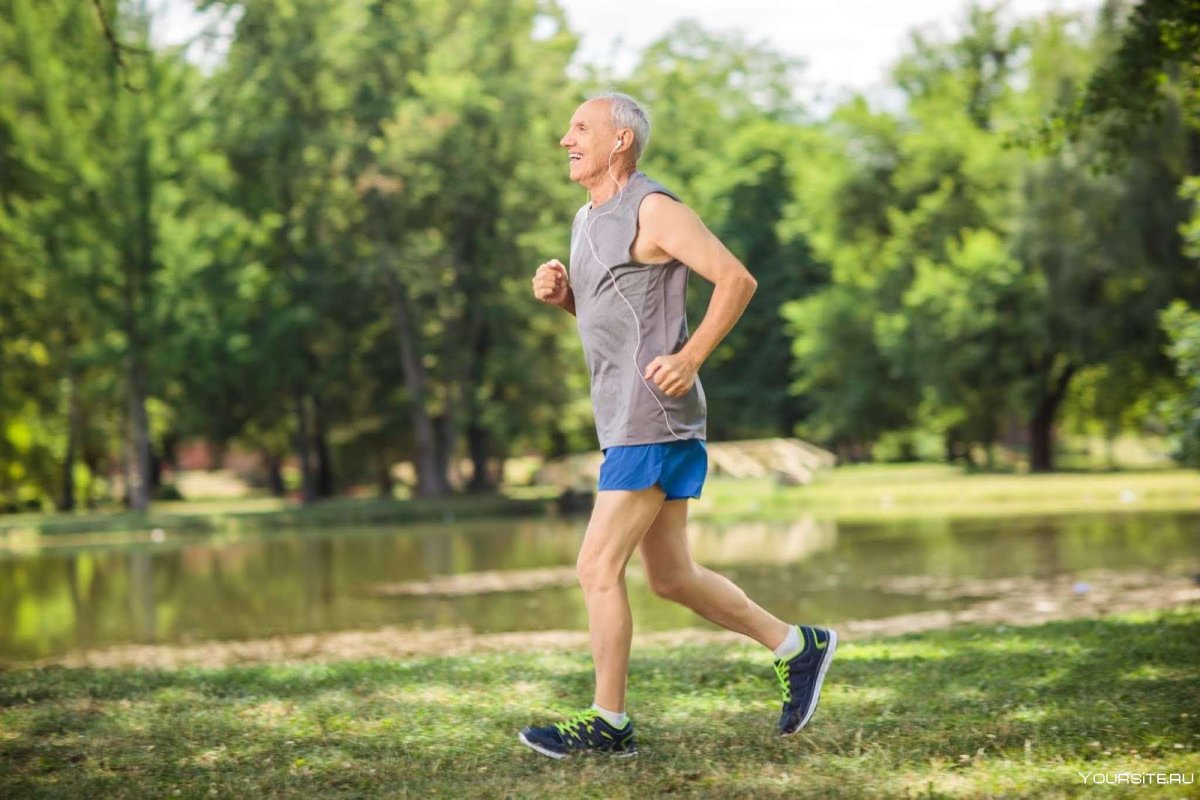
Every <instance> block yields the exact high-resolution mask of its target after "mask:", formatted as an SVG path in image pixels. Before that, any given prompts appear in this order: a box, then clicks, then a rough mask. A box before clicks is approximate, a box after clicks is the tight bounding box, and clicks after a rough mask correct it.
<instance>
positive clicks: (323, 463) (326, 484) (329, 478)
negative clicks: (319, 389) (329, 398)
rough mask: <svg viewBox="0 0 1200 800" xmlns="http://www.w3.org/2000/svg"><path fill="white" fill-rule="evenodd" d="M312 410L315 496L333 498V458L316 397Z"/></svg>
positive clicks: (334, 492) (313, 400)
mask: <svg viewBox="0 0 1200 800" xmlns="http://www.w3.org/2000/svg"><path fill="white" fill-rule="evenodd" d="M312 408H313V442H314V444H315V446H316V455H317V475H316V479H317V487H316V488H317V496H318V497H333V496H334V495H335V494H336V493H337V486H336V485H335V481H334V477H333V458H332V457H331V456H330V453H329V436H328V432H327V431H326V429H325V414H324V413H323V412H322V410H321V401H320V400H318V399H317V397H316V395H313V396H312Z"/></svg>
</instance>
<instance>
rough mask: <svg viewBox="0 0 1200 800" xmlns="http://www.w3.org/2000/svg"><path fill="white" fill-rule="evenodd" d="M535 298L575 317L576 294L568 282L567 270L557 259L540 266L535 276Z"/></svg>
mask: <svg viewBox="0 0 1200 800" xmlns="http://www.w3.org/2000/svg"><path fill="white" fill-rule="evenodd" d="M533 296H534V297H536V298H537V299H538V300H541V301H542V302H543V303H547V304H549V305H552V306H558V307H559V308H561V309H562V310H563V311H569V312H570V313H571V315H572V316H574V315H575V292H574V291H572V289H571V282H570V281H569V280H567V268H566V267H564V266H563V263H562V262H561V261H559V260H558V259H557V258H552V259H550V260H549V261H546V262H544V263H542V264H540V265H539V266H538V268H537V272H535V273H534V275H533Z"/></svg>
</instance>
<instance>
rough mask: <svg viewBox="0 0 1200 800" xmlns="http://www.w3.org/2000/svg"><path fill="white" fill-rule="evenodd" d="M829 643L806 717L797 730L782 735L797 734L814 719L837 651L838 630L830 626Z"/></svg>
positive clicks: (818, 671) (818, 672)
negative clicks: (827, 672) (822, 689)
mask: <svg viewBox="0 0 1200 800" xmlns="http://www.w3.org/2000/svg"><path fill="white" fill-rule="evenodd" d="M828 630H829V644H828V645H827V646H826V649H825V658H824V660H823V661H821V668H820V669H819V670H817V685H816V687H815V688H814V689H813V698H812V705H811V706H809V707H808V711H806V712H805V714H804V719H802V720H800V724H799V725H797V726H796V730H794V731H791V732H789V733H781V734H780V736H795V735H796V734H797V733H799V732H800V731H802V730H804V726H805V725H807V724H808V721H809V720H810V719H812V715H813V714H815V713H816V711H817V703H818V702H820V700H821V684H822V683H824V682H825V672H826V670H828V669H829V665H830V664H832V663H833V654H834V652H836V651H837V631H835V630H833V628H829V629H828Z"/></svg>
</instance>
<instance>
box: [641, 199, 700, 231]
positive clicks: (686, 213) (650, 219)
mask: <svg viewBox="0 0 1200 800" xmlns="http://www.w3.org/2000/svg"><path fill="white" fill-rule="evenodd" d="M695 215H696V212H694V211H692V210H691V209H690V208H688V207H687V205H685V204H684V203H682V202H680V201H679V200H676V199H675V198H674V197H671V196H670V195H668V194H663V193H662V192H652V193H650V194H648V195H646V196H645V197H644V198H643V199H642V205H641V206H640V207H639V208H638V225H639V226H641V227H647V226H650V227H654V226H655V225H671V224H675V223H676V222H678V221H679V220H680V219H683V218H688V217H694V216H695Z"/></svg>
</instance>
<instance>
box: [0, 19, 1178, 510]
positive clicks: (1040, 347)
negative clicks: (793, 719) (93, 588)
mask: <svg viewBox="0 0 1200 800" xmlns="http://www.w3.org/2000/svg"><path fill="white" fill-rule="evenodd" d="M197 5H198V7H199V8H200V9H202V10H207V11H210V12H214V13H218V12H219V13H221V14H223V15H224V16H225V17H226V18H228V19H234V20H236V25H235V26H234V29H233V36H232V39H231V41H230V42H229V43H228V49H227V52H226V54H225V56H224V58H223V59H222V60H221V61H220V62H219V63H217V64H216V65H215V66H214V67H213V68H212V69H210V70H208V69H201V68H200V67H198V66H197V65H196V64H194V63H192V62H191V61H189V60H188V58H187V57H186V48H184V47H172V48H155V47H152V46H151V44H150V41H151V40H150V37H149V35H148V31H149V29H150V25H151V24H152V22H153V20H152V18H151V17H150V16H149V12H148V11H147V10H146V7H145V5H144V4H142V3H138V2H132V0H130V1H128V2H127V1H126V0H102V2H101V8H103V10H104V11H105V16H106V17H107V19H108V20H109V22H110V24H111V29H112V32H113V39H112V40H111V41H110V39H109V38H108V37H107V36H106V35H105V34H104V31H103V29H102V27H101V25H100V22H99V17H98V15H97V13H96V7H95V6H94V4H93V3H92V2H91V0H0V80H2V81H3V85H4V86H5V91H4V92H3V93H2V94H0V287H2V289H0V506H3V507H5V508H10V509H15V508H28V507H47V506H49V505H51V504H54V505H57V506H59V507H60V508H64V509H65V508H72V507H75V506H76V505H90V504H93V503H97V502H102V501H105V500H106V499H108V498H107V497H106V495H107V494H108V493H109V492H111V491H112V490H111V489H110V487H112V486H118V485H119V486H124V487H126V488H125V497H124V499H125V500H126V501H127V502H128V503H129V504H130V505H131V506H132V507H134V508H141V507H144V505H145V504H146V503H147V502H148V501H149V499H150V497H152V496H153V495H154V493H155V492H158V493H159V494H160V495H161V493H162V492H163V491H165V490H163V489H161V488H160V487H159V483H160V482H159V478H158V476H159V472H160V469H161V466H162V464H163V463H170V462H171V461H172V460H173V459H174V457H175V452H176V451H177V449H178V447H179V445H180V443H181V442H184V441H186V440H191V439H201V440H204V441H207V442H209V443H211V444H212V445H213V446H214V447H215V448H216V449H217V451H218V453H219V452H220V451H222V450H223V449H225V448H228V447H232V446H237V447H239V448H241V449H243V450H249V451H252V452H255V453H258V454H259V455H260V456H261V463H262V465H263V474H262V475H261V476H260V478H261V481H262V483H263V485H264V486H269V487H271V488H272V489H273V490H274V491H277V492H281V491H284V487H285V481H284V480H283V464H284V463H285V462H287V461H292V462H294V463H295V464H296V465H297V466H298V467H299V471H300V475H301V481H300V490H299V491H300V493H301V495H302V496H303V497H304V498H305V499H315V498H320V497H328V496H331V495H335V494H339V493H342V492H344V491H346V490H347V489H349V488H350V487H352V486H360V485H363V484H373V485H375V486H376V487H377V490H378V492H379V493H381V494H384V495H388V494H390V493H391V491H392V481H393V473H392V469H391V467H392V465H393V464H395V463H396V462H397V461H402V460H403V461H410V462H412V463H413V465H414V472H415V475H416V483H417V486H416V489H417V491H418V493H420V494H423V495H426V496H437V495H441V494H445V493H447V492H449V491H452V490H454V489H461V488H469V489H472V490H477V491H488V490H491V489H493V488H494V487H495V483H496V481H497V479H498V475H499V474H500V465H501V464H502V463H503V461H504V459H506V458H508V457H510V456H517V455H525V454H531V453H536V454H541V455H547V456H552V455H558V454H563V453H567V452H574V451H582V450H587V449H590V448H592V447H594V446H595V438H594V432H593V429H592V419H591V408H590V401H589V398H588V392H587V374H586V371H585V369H584V364H583V359H582V356H581V352H580V348H579V343H578V338H577V334H576V331H575V326H574V320H572V319H571V318H569V317H568V316H567V315H564V314H561V313H560V312H558V311H557V310H555V309H552V308H548V307H544V306H541V305H540V304H538V303H536V302H534V301H533V300H532V298H531V296H530V292H529V284H528V281H529V276H530V275H531V274H532V271H533V269H534V267H535V266H536V264H537V263H539V262H541V261H543V260H546V259H548V258H553V257H558V258H565V256H566V255H567V250H568V247H567V245H568V242H567V235H568V230H569V227H568V224H569V221H570V219H571V215H572V214H573V211H574V209H575V208H576V207H577V205H578V204H579V203H581V202H583V200H584V195H583V193H582V192H581V191H580V190H579V189H578V188H577V187H574V186H572V185H571V184H570V183H569V182H568V181H567V179H566V177H565V162H564V160H563V157H562V154H561V152H560V151H559V149H558V148H557V141H558V138H559V136H560V135H561V133H562V131H563V129H564V127H565V124H566V121H567V119H568V118H569V116H570V113H571V111H572V109H573V108H574V106H575V104H576V103H578V102H579V101H580V100H581V99H583V98H584V97H586V96H587V95H588V94H589V93H590V92H592V91H595V90H598V89H602V88H606V87H608V86H610V85H614V84H615V85H617V86H618V88H621V89H624V90H626V91H629V92H630V93H632V94H634V95H635V96H636V97H639V98H641V99H642V100H644V101H645V102H646V104H647V105H648V107H649V109H650V112H651V116H652V119H653V120H654V135H653V137H652V141H651V143H650V147H649V150H648V152H647V157H646V159H645V163H644V164H643V165H642V168H643V169H644V170H645V171H647V172H648V173H650V174H652V175H654V176H655V177H656V178H658V179H659V180H661V181H662V182H663V183H665V184H666V185H667V186H668V187H670V188H672V189H673V190H674V191H675V192H677V193H678V194H679V195H680V196H681V197H683V198H684V199H685V201H686V202H688V203H689V204H690V205H692V206H693V207H695V208H696V209H697V210H698V211H699V213H700V214H701V215H702V217H703V218H704V219H705V221H706V222H707V224H708V225H709V226H710V227H711V228H712V229H713V230H714V231H715V232H716V233H717V234H718V235H719V236H720V237H721V238H722V239H723V240H724V241H725V242H726V243H727V244H728V245H729V247H730V248H731V249H732V250H733V252H734V253H735V254H736V255H738V256H739V257H740V258H741V259H742V260H743V261H745V263H746V264H747V266H748V267H749V268H750V270H751V272H752V273H754V274H755V276H756V277H757V279H758V281H759V291H758V293H757V294H756V296H755V298H754V300H753V302H752V303H751V305H750V307H749V308H748V309H747V311H746V313H745V315H744V317H743V319H742V320H741V322H740V323H739V325H738V326H737V327H736V328H735V329H734V331H733V332H732V333H731V334H730V336H729V337H728V339H727V340H726V342H724V343H723V345H722V346H721V347H720V348H718V350H717V352H716V353H715V354H714V355H713V357H712V358H711V359H710V361H709V363H707V364H706V365H705V366H704V372H703V376H704V379H705V381H706V388H707V390H708V393H709V403H710V405H709V408H710V410H711V412H712V413H711V415H710V433H711V435H712V436H713V438H729V437H756V436H774V435H799V436H803V437H805V438H808V439H811V440H813V441H815V442H816V443H818V444H821V445H823V446H826V447H829V448H832V449H834V450H836V451H837V452H838V453H839V454H840V455H842V456H843V457H845V458H849V459H870V458H871V457H872V450H873V448H874V447H875V446H876V445H877V444H882V445H883V446H882V449H881V454H882V453H886V454H887V457H889V458H899V459H905V458H915V457H917V455H918V454H920V453H926V454H927V453H928V450H929V447H928V443H929V442H930V441H931V439H932V440H940V441H941V443H942V451H943V452H942V455H943V457H944V458H945V459H946V460H948V461H951V462H954V461H964V462H970V463H974V460H975V459H976V456H975V455H974V454H976V453H978V452H981V451H982V452H985V453H986V454H987V456H986V457H987V459H988V460H989V461H991V458H992V451H993V448H994V447H996V446H997V445H1004V446H1006V447H1008V448H1010V449H1011V448H1015V449H1017V450H1018V451H1022V452H1024V453H1026V457H1027V460H1028V463H1029V465H1030V466H1031V467H1032V468H1033V469H1035V470H1047V469H1052V468H1053V467H1054V453H1055V448H1054V441H1055V439H1054V437H1055V430H1056V425H1059V424H1061V422H1062V420H1063V414H1064V410H1069V412H1070V415H1071V420H1072V424H1079V425H1095V426H1098V427H1099V429H1100V430H1102V431H1103V432H1104V434H1105V435H1106V436H1109V437H1114V436H1116V435H1118V434H1119V433H1120V432H1122V431H1124V430H1135V431H1136V430H1141V429H1149V430H1151V432H1162V431H1161V430H1160V429H1161V428H1163V427H1164V426H1167V425H1173V424H1176V423H1172V422H1169V421H1167V419H1166V418H1164V417H1163V416H1162V414H1161V413H1160V411H1159V410H1158V409H1161V408H1163V407H1164V405H1163V404H1164V403H1165V404H1168V405H1171V404H1173V405H1171V407H1172V408H1186V407H1187V404H1188V403H1189V402H1193V403H1194V399H1190V398H1194V395H1192V394H1189V393H1190V392H1192V391H1193V387H1190V384H1188V383H1187V380H1188V378H1187V375H1189V374H1190V373H1188V371H1187V368H1186V367H1185V365H1183V364H1182V362H1181V361H1180V359H1181V358H1185V357H1186V352H1187V351H1186V348H1183V349H1181V345H1179V341H1181V340H1180V338H1179V334H1178V328H1177V326H1176V327H1172V325H1171V324H1169V321H1170V320H1177V319H1178V318H1179V315H1178V314H1176V313H1174V312H1172V314H1170V315H1164V309H1167V308H1168V307H1172V308H1174V306H1171V303H1172V302H1173V301H1181V302H1183V303H1185V304H1187V305H1189V306H1191V307H1193V308H1196V307H1200V271H1198V270H1197V269H1196V258H1197V256H1198V254H1200V253H1198V250H1200V246H1198V245H1197V242H1198V241H1200V235H1198V234H1197V231H1198V230H1200V222H1198V221H1197V220H1198V217H1197V216H1195V208H1196V206H1195V198H1196V194H1197V190H1196V186H1197V183H1196V180H1197V178H1196V175H1197V173H1198V172H1200V169H1197V166H1198V164H1197V162H1198V160H1200V146H1198V144H1197V129H1196V127H1195V122H1196V118H1197V114H1196V111H1197V103H1196V74H1197V71H1196V70H1197V68H1196V62H1195V53H1196V52H1198V51H1200V48H1197V47H1194V46H1193V45H1194V40H1195V32H1196V30H1197V28H1196V25H1195V16H1194V15H1195V7H1194V6H1195V4H1194V3H1180V2H1156V1H1154V0H1148V1H1147V2H1144V3H1142V4H1140V5H1137V6H1131V5H1121V4H1117V3H1110V4H1108V5H1106V6H1105V7H1104V8H1103V9H1102V10H1101V12H1100V13H1099V14H1098V15H1095V16H1094V18H1093V17H1091V16H1088V15H1069V14H1063V13H1060V12H1054V13H1050V14H1047V15H1044V16H1042V17H1038V18H1031V19H1013V18H1011V16H1010V15H1009V14H1008V13H1007V12H1005V11H1004V10H1003V8H1000V9H996V8H989V7H972V8H970V9H969V10H968V11H967V12H966V14H965V15H964V16H963V17H962V18H961V20H960V21H959V25H958V27H957V30H956V31H955V32H954V34H953V35H951V36H948V37H936V36H932V35H929V34H924V33H919V34H913V36H912V37H911V41H910V43H909V46H908V47H907V49H906V51H905V54H904V55H903V56H902V57H901V58H900V60H899V61H898V62H897V63H896V64H895V65H894V69H893V71H892V75H891V78H892V81H891V82H892V87H893V89H894V91H895V93H896V97H897V98H899V102H898V103H896V104H895V107H894V108H892V109H890V110H884V109H882V108H878V107H874V106H872V104H871V103H869V102H868V101H867V100H866V99H865V98H863V97H859V96H855V97H849V98H847V99H845V100H844V102H842V103H841V104H840V105H838V106H837V107H836V108H835V109H833V111H832V112H831V113H830V114H829V115H828V116H827V117H824V118H817V117H814V116H813V115H812V114H811V113H810V112H809V111H808V110H807V109H806V108H805V107H804V105H803V103H801V102H800V101H799V100H798V98H797V95H796V92H795V87H796V86H797V84H798V79H799V76H801V75H802V74H803V65H802V64H801V63H799V62H798V61H796V60H795V59H792V58H789V57H786V56H784V55H782V54H780V53H777V52H773V51H772V50H770V49H769V48H764V47H762V46H760V45H759V44H758V43H754V42H749V41H746V40H745V39H743V38H741V37H739V36H737V35H724V34H721V35H719V34H716V33H714V32H712V31H708V30H705V29H704V28H702V27H701V26H699V25H698V24H696V23H694V22H685V23H680V24H679V25H677V26H676V27H675V28H673V29H671V30H669V31H668V32H667V33H666V34H665V35H664V36H663V37H662V38H661V39H660V40H659V41H657V42H655V43H653V44H651V45H650V46H649V47H647V49H646V50H645V51H644V52H643V53H642V54H641V56H640V60H639V61H638V63H637V64H636V66H635V68H634V69H633V70H632V72H631V73H630V74H629V75H628V76H625V77H622V78H619V79H618V78H617V77H616V76H614V75H612V74H609V73H608V72H607V71H606V70H605V69H603V68H592V69H591V70H585V71H584V75H583V76H582V77H581V76H580V70H578V69H577V68H576V67H575V66H573V65H572V59H573V58H574V56H575V52H576V45H577V37H576V35H575V34H574V33H573V32H572V31H571V30H570V28H569V26H568V25H567V21H566V18H565V16H564V14H563V12H562V10H561V9H560V8H559V7H558V6H557V5H556V4H555V3H553V2H552V1H551V0H464V2H460V3H454V4H446V3H440V2H433V1H432V0H401V1H400V2H396V1H395V0H388V1H387V2H385V1H384V0H354V1H353V2H333V0H242V2H233V0H201V2H198V3H197ZM114 47H115V48H116V49H114ZM117 55H120V61H119V63H118V60H117V59H116V56H117ZM1064 108H1067V109H1079V113H1077V114H1075V116H1073V117H1069V119H1070V120H1071V121H1072V124H1074V127H1070V128H1069V127H1067V126H1066V124H1065V123H1063V124H1061V125H1059V128H1060V130H1061V131H1063V132H1067V131H1069V132H1070V133H1071V135H1070V136H1064V137H1061V138H1062V141H1060V142H1059V143H1058V144H1057V146H1055V147H1053V148H1045V147H1042V146H1040V145H1039V146H1033V147H1024V148H1022V147H1013V146H1012V145H1013V142H1014V141H1020V140H1021V138H1022V136H1023V135H1026V134H1027V132H1028V130H1030V128H1031V126H1033V127H1036V126H1037V125H1039V124H1042V121H1045V120H1055V119H1060V118H1061V119H1067V117H1064V116H1063V112H1062V109H1064ZM1149 109H1152V110H1153V113H1150V112H1149ZM1056 114H1057V115H1059V116H1058V117H1056V116H1055V115H1056ZM1118 116H1119V117H1120V118H1121V120H1123V121H1122V122H1121V125H1120V126H1119V128H1117V127H1113V126H1112V125H1109V124H1108V123H1107V122H1104V121H1105V120H1109V121H1111V120H1113V119H1116V118H1117V117H1118ZM1092 118H1094V119H1096V120H1098V121H1100V122H1101V123H1103V124H1099V125H1094V126H1093V125H1089V124H1085V121H1086V120H1088V119H1092ZM1075 123H1077V124H1075ZM1055 124H1058V123H1055ZM1114 131H1118V132H1119V136H1116V135H1114ZM1026 139H1027V140H1028V136H1027V135H1026ZM1118 153H1119V155H1120V158H1114V157H1113V156H1114V154H1118ZM710 290H711V287H710V286H709V285H708V284H707V283H706V282H705V281H702V280H700V279H698V278H697V279H694V280H693V283H692V291H691V292H690V294H689V301H688V302H689V316H690V318H691V324H692V326H693V327H694V326H695V325H696V324H698V322H699V320H700V319H701V318H702V317H703V314H704V312H705V309H706V304H707V300H708V297H709V294H710ZM1160 318H1161V320H1162V324H1160ZM1185 338H1186V337H1185ZM1168 340H1170V341H1168ZM1181 354H1182V355H1181ZM1171 419H1174V420H1177V419H1178V415H1175V416H1173V417H1171ZM1184 438H1186V436H1185V437H1184ZM1186 457H1187V456H1186V452H1185V451H1181V458H1186ZM118 478H120V479H121V480H117V479H118Z"/></svg>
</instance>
